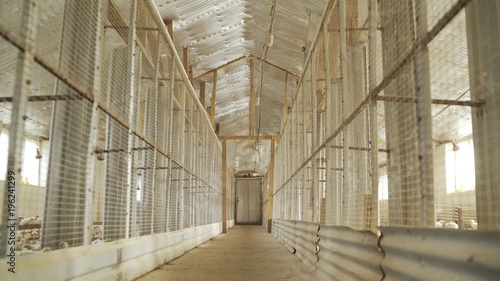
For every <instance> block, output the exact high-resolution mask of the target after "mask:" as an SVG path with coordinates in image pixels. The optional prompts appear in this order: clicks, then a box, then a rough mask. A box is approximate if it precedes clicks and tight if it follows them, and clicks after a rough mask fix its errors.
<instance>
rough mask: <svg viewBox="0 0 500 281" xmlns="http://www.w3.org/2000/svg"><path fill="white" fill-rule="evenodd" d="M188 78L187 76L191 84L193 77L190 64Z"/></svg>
mask: <svg viewBox="0 0 500 281" xmlns="http://www.w3.org/2000/svg"><path fill="white" fill-rule="evenodd" d="M188 78H189V82H190V83H191V85H193V82H194V79H193V67H192V66H189V71H188Z"/></svg>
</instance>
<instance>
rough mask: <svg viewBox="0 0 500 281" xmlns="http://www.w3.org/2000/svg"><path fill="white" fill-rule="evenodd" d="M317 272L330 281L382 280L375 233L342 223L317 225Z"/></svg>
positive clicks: (380, 254) (380, 259)
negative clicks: (337, 224)
mask: <svg viewBox="0 0 500 281" xmlns="http://www.w3.org/2000/svg"><path fill="white" fill-rule="evenodd" d="M319 238H320V240H319V243H318V245H319V253H318V257H319V261H318V263H317V264H316V267H317V269H318V271H319V272H320V274H322V275H324V276H327V277H328V278H329V279H331V280H370V281H372V280H382V278H383V274H382V271H381V270H380V263H381V261H382V252H381V251H379V249H378V246H377V244H378V239H377V236H376V235H375V234H374V233H372V232H370V231H356V230H354V229H351V228H348V227H343V226H321V229H320V230H319Z"/></svg>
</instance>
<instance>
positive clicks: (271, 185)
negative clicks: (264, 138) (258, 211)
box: [267, 139, 276, 233]
mask: <svg viewBox="0 0 500 281" xmlns="http://www.w3.org/2000/svg"><path fill="white" fill-rule="evenodd" d="M275 146H276V143H275V140H274V139H273V140H271V156H270V157H271V158H270V159H269V174H268V175H269V179H268V180H269V199H268V201H267V232H268V233H271V232H272V229H273V199H274V147H275Z"/></svg>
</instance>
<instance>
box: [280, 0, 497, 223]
mask: <svg viewBox="0 0 500 281" xmlns="http://www.w3.org/2000/svg"><path fill="white" fill-rule="evenodd" d="M486 2H487V1H486ZM493 2H494V1H491V2H488V3H485V2H481V1H445V2H443V1H434V0H432V1H370V0H366V1H330V2H329V4H328V7H327V9H326V12H325V13H324V15H323V18H322V24H321V26H320V27H319V28H318V30H317V33H316V34H317V36H316V39H315V41H314V42H312V46H310V49H311V50H310V52H309V55H308V57H307V59H306V62H305V68H304V72H303V75H302V77H301V78H300V83H299V84H298V86H297V91H296V94H295V97H294V99H293V102H292V105H291V109H290V112H291V113H290V115H288V118H287V120H286V122H285V123H284V124H283V126H282V134H281V136H282V138H281V140H280V141H279V143H278V146H277V151H276V158H277V159H278V160H277V161H278V162H279V163H280V164H279V165H276V168H277V170H278V172H277V173H276V174H275V175H274V183H275V192H274V208H275V209H274V212H273V216H274V218H276V219H292V220H305V221H311V222H320V223H325V224H328V225H344V226H349V227H352V228H354V229H358V230H362V229H371V230H373V231H375V232H376V231H378V227H379V226H384V225H393V226H407V227H427V228H436V227H437V228H455V229H472V230H475V229H483V230H495V231H498V230H499V228H498V225H499V224H498V221H497V220H496V219H495V217H497V215H498V204H497V203H493V202H492V201H491V200H490V198H489V197H488V196H487V195H486V194H489V195H490V196H495V194H497V193H498V192H497V189H495V188H494V187H493V186H494V185H495V184H497V183H498V175H495V174H492V173H491V172H492V170H494V169H495V168H494V167H498V161H496V160H492V159H493V158H492V157H496V156H493V155H496V154H495V153H496V151H497V149H496V148H494V147H495V144H494V143H498V133H496V132H495V133H494V132H490V130H493V128H494V127H498V120H499V119H498V118H497V117H498V109H497V108H493V107H494V105H498V103H497V101H498V99H497V98H496V96H498V95H496V94H495V93H496V92H497V87H498V82H494V81H498V73H497V72H496V71H497V69H498V65H499V64H498V59H499V58H500V56H499V53H498V48H496V47H493V46H497V45H495V44H496V43H493V41H495V40H497V39H498V36H497V33H496V32H495V30H498V27H495V24H496V23H498V17H497V16H495V15H494V13H493V12H490V11H488V9H492V10H495V9H496V8H495V7H498V5H497V4H496V3H493ZM486 34H488V35H486ZM493 34H494V35H493ZM478 39H481V40H482V41H481V42H479V41H478ZM485 60H487V62H485ZM485 130H486V131H488V132H486V131H485ZM495 131H498V130H495ZM486 139H488V141H485V140H486ZM486 151H490V154H489V155H485V152H486ZM494 151H495V152H494ZM486 154H488V153H486ZM492 161H493V162H492ZM486 163H488V164H486ZM487 197H488V198H487ZM478 221H479V222H478Z"/></svg>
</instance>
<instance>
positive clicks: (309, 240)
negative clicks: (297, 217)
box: [295, 221, 319, 271]
mask: <svg viewBox="0 0 500 281" xmlns="http://www.w3.org/2000/svg"><path fill="white" fill-rule="evenodd" d="M295 227H296V231H295V234H296V238H295V249H296V252H295V253H296V254H297V256H298V257H299V259H300V260H301V261H302V262H303V263H304V264H305V265H306V266H307V268H308V269H309V270H311V271H314V270H316V263H317V262H318V260H319V257H318V255H317V253H318V248H317V247H318V244H317V243H318V240H319V239H318V231H319V224H317V223H310V222H305V221H297V223H296V224H295Z"/></svg>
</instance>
